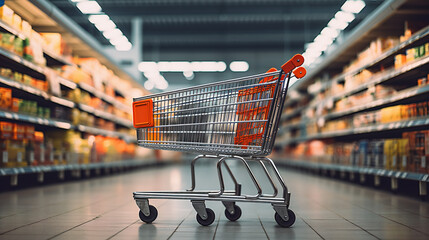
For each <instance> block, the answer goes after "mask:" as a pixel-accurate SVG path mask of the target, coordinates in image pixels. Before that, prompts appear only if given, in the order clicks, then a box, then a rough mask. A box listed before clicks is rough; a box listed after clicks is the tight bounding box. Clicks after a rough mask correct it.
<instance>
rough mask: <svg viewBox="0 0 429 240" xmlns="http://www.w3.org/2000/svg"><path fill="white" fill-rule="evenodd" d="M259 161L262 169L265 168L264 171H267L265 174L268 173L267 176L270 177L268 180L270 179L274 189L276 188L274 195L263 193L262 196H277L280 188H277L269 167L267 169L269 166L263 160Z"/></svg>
mask: <svg viewBox="0 0 429 240" xmlns="http://www.w3.org/2000/svg"><path fill="white" fill-rule="evenodd" d="M259 163H260V164H261V166H262V169H264V172H265V174H266V175H267V178H268V180H269V181H270V184H271V186H272V187H273V190H274V192H273V194H272V195H269V194H263V195H262V196H263V197H275V196H277V194H278V192H279V190H278V189H277V187H276V185H275V184H274V181H273V178H272V177H271V174H270V173H269V172H268V169H267V167H266V166H265V164H264V162H263V160H259Z"/></svg>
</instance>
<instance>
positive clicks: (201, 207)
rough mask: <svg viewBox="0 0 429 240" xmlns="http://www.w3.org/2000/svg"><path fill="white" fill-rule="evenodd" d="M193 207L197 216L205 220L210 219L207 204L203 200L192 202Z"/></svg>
mask: <svg viewBox="0 0 429 240" xmlns="http://www.w3.org/2000/svg"><path fill="white" fill-rule="evenodd" d="M191 202H192V206H193V207H194V209H195V211H196V212H197V214H198V215H199V216H200V217H201V218H202V219H203V220H206V219H207V218H208V215H207V209H206V204H205V202H204V201H201V200H191Z"/></svg>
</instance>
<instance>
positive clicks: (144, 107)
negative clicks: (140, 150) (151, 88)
mask: <svg viewBox="0 0 429 240" xmlns="http://www.w3.org/2000/svg"><path fill="white" fill-rule="evenodd" d="M133 124H134V127H135V128H145V127H153V126H154V123H153V101H152V99H147V100H141V101H138V102H133Z"/></svg>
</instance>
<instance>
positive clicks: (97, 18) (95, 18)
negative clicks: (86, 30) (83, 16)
mask: <svg viewBox="0 0 429 240" xmlns="http://www.w3.org/2000/svg"><path fill="white" fill-rule="evenodd" d="M88 20H89V21H90V22H91V23H93V24H97V23H102V22H107V21H109V20H110V18H109V16H107V15H106V14H100V15H89V17H88Z"/></svg>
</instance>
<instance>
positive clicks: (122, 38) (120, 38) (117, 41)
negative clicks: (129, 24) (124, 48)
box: [109, 35, 128, 46]
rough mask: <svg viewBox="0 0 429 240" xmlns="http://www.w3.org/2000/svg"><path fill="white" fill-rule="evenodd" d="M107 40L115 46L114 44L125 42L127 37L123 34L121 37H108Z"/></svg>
mask: <svg viewBox="0 0 429 240" xmlns="http://www.w3.org/2000/svg"><path fill="white" fill-rule="evenodd" d="M109 42H110V43H111V44H112V45H114V46H116V45H119V44H124V43H127V42H128V39H127V37H125V36H123V35H122V36H121V37H118V38H112V39H110V40H109Z"/></svg>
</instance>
